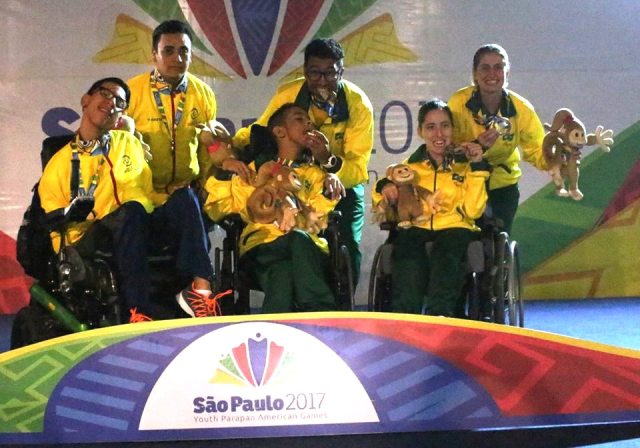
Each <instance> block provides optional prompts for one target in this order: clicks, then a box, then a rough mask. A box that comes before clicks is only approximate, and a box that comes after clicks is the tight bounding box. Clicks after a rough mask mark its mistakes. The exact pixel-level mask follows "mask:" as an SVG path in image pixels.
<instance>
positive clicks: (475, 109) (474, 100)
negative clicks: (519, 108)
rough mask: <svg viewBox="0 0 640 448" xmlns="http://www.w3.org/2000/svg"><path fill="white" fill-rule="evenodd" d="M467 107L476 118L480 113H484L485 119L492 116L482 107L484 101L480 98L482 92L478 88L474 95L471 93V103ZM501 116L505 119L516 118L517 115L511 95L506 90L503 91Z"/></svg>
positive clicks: (468, 102)
mask: <svg viewBox="0 0 640 448" xmlns="http://www.w3.org/2000/svg"><path fill="white" fill-rule="evenodd" d="M466 106H467V109H469V110H470V111H471V114H472V115H473V116H474V117H475V116H477V115H479V114H480V113H482V115H483V116H485V117H486V116H489V115H491V114H489V113H488V112H487V111H486V110H484V108H483V107H482V99H481V98H480V92H479V91H478V89H477V88H476V89H474V90H473V93H471V98H469V101H467V103H466ZM500 115H501V116H503V117H504V118H511V117H515V115H516V108H515V106H514V105H513V101H511V97H510V96H509V93H508V92H507V91H506V90H505V89H502V100H500Z"/></svg>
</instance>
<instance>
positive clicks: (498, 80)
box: [473, 53, 509, 93]
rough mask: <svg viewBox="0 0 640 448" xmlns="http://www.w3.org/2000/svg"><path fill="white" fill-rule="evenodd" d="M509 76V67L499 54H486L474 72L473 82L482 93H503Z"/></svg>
mask: <svg viewBox="0 0 640 448" xmlns="http://www.w3.org/2000/svg"><path fill="white" fill-rule="evenodd" d="M508 76H509V67H508V66H507V63H506V62H505V60H504V58H503V57H502V56H501V55H500V54H498V53H485V54H484V55H483V56H482V57H481V58H480V62H479V64H478V66H477V67H476V69H475V70H474V71H473V80H474V82H475V84H476V85H477V86H478V88H479V89H480V92H481V93H496V92H501V91H502V88H503V87H505V83H506V81H507V78H508Z"/></svg>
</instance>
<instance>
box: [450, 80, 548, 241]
mask: <svg viewBox="0 0 640 448" xmlns="http://www.w3.org/2000/svg"><path fill="white" fill-rule="evenodd" d="M449 108H450V109H451V112H452V113H453V124H454V131H453V140H454V141H456V142H468V141H473V140H475V139H476V138H477V137H478V135H479V134H481V133H482V132H484V131H485V126H484V125H483V124H482V120H483V119H484V118H485V116H486V113H485V112H484V111H483V107H482V102H481V98H480V94H479V92H478V90H477V88H476V87H475V86H467V87H465V88H463V89H460V90H458V91H457V92H456V93H454V94H453V96H451V98H450V99H449ZM498 115H500V116H502V117H504V118H508V119H509V121H510V123H511V130H510V132H508V133H506V134H505V135H502V136H500V137H498V140H497V141H496V142H495V143H494V144H493V146H491V147H490V148H489V149H488V150H487V151H486V152H485V154H484V158H485V160H487V161H488V162H489V163H490V164H491V166H492V167H493V171H492V173H491V177H490V179H489V205H490V206H491V208H492V210H493V213H494V215H495V217H497V218H500V219H501V220H502V221H503V224H504V228H505V230H507V231H509V230H510V228H511V223H512V222H513V218H514V216H515V212H516V210H517V207H518V199H519V193H518V189H517V188H518V187H517V183H518V180H519V179H520V176H521V175H522V170H521V169H520V160H521V159H522V158H523V159H524V160H525V161H527V162H529V163H530V164H532V165H533V166H535V167H536V168H538V169H540V170H546V169H547V164H546V161H545V158H544V153H543V151H542V140H543V139H544V128H543V127H542V123H541V121H540V118H538V115H537V114H536V112H535V110H534V109H533V106H532V105H531V103H530V102H529V101H527V100H526V99H525V98H523V97H522V96H520V95H518V94H517V93H515V92H512V91H511V90H504V91H503V96H502V101H501V103H500V109H499V111H498Z"/></svg>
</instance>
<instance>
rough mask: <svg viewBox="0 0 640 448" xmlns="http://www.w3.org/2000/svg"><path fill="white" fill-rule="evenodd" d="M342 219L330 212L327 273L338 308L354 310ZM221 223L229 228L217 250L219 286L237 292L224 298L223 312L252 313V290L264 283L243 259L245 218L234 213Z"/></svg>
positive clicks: (217, 288)
mask: <svg viewBox="0 0 640 448" xmlns="http://www.w3.org/2000/svg"><path fill="white" fill-rule="evenodd" d="M339 219H340V216H339V212H332V213H330V214H329V221H328V227H327V229H325V231H324V233H323V235H322V236H323V237H324V238H326V239H327V242H328V244H329V257H330V262H329V266H330V267H329V272H328V273H327V275H328V277H329V281H330V284H331V286H332V289H333V291H334V294H335V296H336V302H337V303H336V305H337V309H338V310H340V311H352V310H353V309H354V308H355V294H354V286H353V279H352V275H351V264H350V258H349V250H348V248H347V247H346V246H344V245H341V244H339V242H338V237H339V234H338V225H337V224H338V220H339ZM217 224H218V225H219V226H220V227H221V228H222V229H223V230H224V231H225V232H226V236H225V237H224V239H223V240H222V247H217V248H216V249H215V252H214V270H215V282H216V283H215V284H216V290H218V291H226V290H232V291H233V294H234V300H233V302H232V303H231V302H230V301H228V302H225V301H223V302H222V304H221V308H222V314H223V315H224V314H250V313H251V303H250V295H251V290H254V291H260V286H259V285H258V284H257V281H256V280H255V278H254V277H253V275H251V272H250V270H249V269H245V268H244V267H243V266H241V263H240V256H239V254H240V235H241V234H242V230H243V228H244V222H243V221H242V219H241V218H240V215H237V214H231V215H228V216H226V217H225V218H223V219H222V220H221V221H220V222H218V223H217Z"/></svg>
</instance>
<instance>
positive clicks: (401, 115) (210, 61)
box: [0, 0, 640, 312]
mask: <svg viewBox="0 0 640 448" xmlns="http://www.w3.org/2000/svg"><path fill="white" fill-rule="evenodd" d="M639 15H640V3H638V2H636V1H634V0H614V1H610V2H602V1H599V0H587V1H583V2H580V3H579V5H577V4H575V2H571V1H565V0H553V1H552V0H539V1H537V2H535V3H531V2H525V1H524V0H523V1H516V2H503V1H499V0H486V1H483V2H467V1H446V0H434V1H422V0H393V1H392V0H335V1H321V0H305V1H302V0H289V1H287V0H270V1H267V0H226V1H225V0H55V1H50V2H44V1H39V0H4V1H3V2H1V3H0V17H2V24H3V26H2V27H1V28H0V36H1V39H0V42H3V44H4V45H3V48H4V49H5V54H4V56H5V61H4V63H3V64H2V65H1V66H0V95H1V97H2V102H1V103H0V118H1V119H2V121H3V123H4V126H2V127H0V165H1V166H2V170H1V171H0V312H12V311H14V310H15V309H16V307H17V306H20V304H21V303H22V302H23V301H24V300H25V294H26V286H27V285H28V284H29V279H28V278H26V277H24V275H23V274H22V272H21V270H20V268H19V266H18V265H17V263H16V262H15V236H16V234H17V230H18V227H19V225H20V221H21V218H22V214H23V212H24V209H25V208H26V206H27V204H28V203H29V200H30V196H31V191H30V189H31V187H32V186H33V184H34V183H35V182H36V180H37V179H38V176H39V174H40V164H39V149H40V143H41V141H42V139H43V138H45V137H46V136H47V135H55V134H60V133H65V132H68V131H73V130H74V129H75V127H76V126H77V120H78V117H79V112H80V107H79V100H80V96H81V94H82V93H83V92H84V91H85V90H86V89H87V88H88V86H89V85H90V83H91V82H92V81H94V80H95V79H97V78H99V77H103V76H111V75H116V76H120V77H122V78H125V79H126V78H128V77H130V76H132V75H134V74H137V73H139V72H141V71H144V70H147V69H148V68H149V67H150V62H151V45H150V41H151V31H152V29H153V28H154V27H155V26H156V25H157V24H158V23H159V22H160V21H162V20H165V19H168V18H178V19H183V20H186V21H188V22H189V24H190V25H191V26H192V28H193V31H194V33H195V36H197V37H196V38H195V39H194V43H193V44H194V62H193V65H192V71H193V72H194V73H196V74H198V75H199V76H201V77H202V78H203V79H204V80H205V81H206V82H208V83H209V84H210V85H211V86H212V87H213V88H214V90H215V92H216V95H217V99H218V105H219V116H220V118H221V119H223V121H224V123H225V124H226V125H227V126H228V127H229V128H230V130H232V131H233V130H234V129H237V128H239V127H240V126H242V125H243V124H246V123H248V122H250V121H251V120H252V119H253V118H255V117H257V116H258V115H259V114H260V112H261V111H262V108H263V107H264V105H265V104H266V103H267V101H268V99H269V98H270V97H271V95H272V93H273V91H274V89H275V88H276V86H277V85H278V84H279V83H280V82H282V81H283V80H285V79H288V78H290V77H291V76H294V74H295V73H296V72H298V71H299V70H300V67H301V65H302V54H301V51H302V49H303V48H304V45H305V44H306V42H308V41H309V40H310V39H311V38H313V37H316V36H322V37H327V36H330V37H334V38H336V39H337V40H339V41H340V42H341V43H342V45H343V46H344V47H345V50H346V59H345V65H346V71H345V77H346V78H348V79H350V80H352V81H354V82H356V83H357V84H358V85H360V86H361V87H362V88H363V89H364V90H365V91H366V92H367V93H368V94H369V96H370V98H371V101H372V103H373V105H374V108H375V152H374V154H373V156H372V159H371V165H370V174H371V178H372V181H375V180H376V179H377V177H378V175H379V173H382V172H383V170H384V168H385V167H386V166H387V165H388V164H389V163H392V162H395V161H398V160H400V159H402V158H404V157H405V156H407V155H408V153H409V151H411V150H412V149H413V148H415V147H416V146H417V145H418V140H417V136H416V131H415V127H416V125H415V121H416V111H417V108H418V105H419V102H420V101H422V100H424V99H427V98H430V97H432V96H440V97H443V98H448V97H449V96H450V95H451V93H453V92H454V91H455V90H456V89H458V88H460V87H462V86H464V85H466V84H467V83H468V82H469V79H470V68H471V59H472V56H473V53H474V51H475V50H476V49H477V47H478V46H480V45H482V44H484V43H487V42H498V43H500V44H502V45H503V46H504V47H505V48H506V49H507V51H508V52H509V54H510V56H511V63H512V73H511V80H510V87H511V88H512V89H514V90H515V91H517V92H519V93H521V94H522V95H524V96H525V97H526V98H528V99H529V100H530V101H531V102H532V103H533V104H534V105H535V107H536V110H537V111H538V113H539V115H540V117H541V119H542V120H543V121H547V122H549V121H551V119H552V117H553V114H554V112H555V111H556V110H557V109H558V108H560V107H570V108H571V109H573V110H574V111H575V112H576V114H577V115H578V116H579V117H580V118H582V120H583V121H584V122H585V124H586V126H587V128H588V130H590V131H592V130H593V129H594V128H595V126H596V125H598V124H603V125H605V126H606V127H611V128H613V129H615V131H616V133H617V136H616V144H615V146H614V148H613V150H612V152H611V153H609V154H603V153H599V152H598V153H593V154H591V155H588V156H587V157H585V159H584V161H583V171H582V178H581V185H582V190H583V192H584V193H585V199H584V200H583V201H582V202H579V203H577V202H573V201H571V200H569V199H559V198H556V197H555V196H554V194H553V191H552V189H551V187H550V186H549V185H548V176H547V175H546V174H545V173H540V172H536V171H535V170H532V169H530V167H526V169H525V173H524V177H523V181H522V182H521V190H522V204H521V208H520V211H519V214H518V217H517V219H516V224H515V229H514V237H515V238H516V239H518V241H519V242H520V244H521V252H522V257H523V267H524V270H525V272H526V288H525V296H526V297H527V298H586V297H612V296H616V297H617V296H640V282H639V281H638V276H637V274H636V272H637V271H638V266H637V263H638V262H637V261H636V258H635V256H634V254H635V253H636V252H637V249H638V248H640V241H639V238H640V236H639V235H640V232H638V210H639V208H640V203H639V202H638V198H639V196H640V194H639V193H640V186H639V185H638V180H637V179H638V176H637V174H638V173H639V172H640V165H639V164H638V153H639V151H640V150H639V148H638V143H640V125H638V124H637V123H636V122H637V120H638V111H637V93H636V90H637V86H638V85H640V69H639V63H638V61H640V49H639V48H638V46H637V42H638V41H639V40H640V28H638V27H637V23H636V19H637V17H638V16H639ZM384 237H385V235H384V234H382V233H381V232H380V231H379V230H378V229H377V228H376V227H375V226H373V225H369V226H368V227H367V228H366V230H365V234H364V241H363V247H364V250H365V253H366V256H365V258H364V261H363V273H362V278H361V282H360V287H359V288H358V292H357V296H358V302H359V303H364V302H365V295H366V283H367V279H368V275H369V267H370V264H371V258H372V255H373V252H374V251H375V249H376V247H377V246H378V245H379V244H380V243H381V242H382V240H383V239H384Z"/></svg>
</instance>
